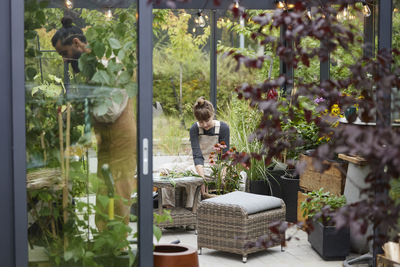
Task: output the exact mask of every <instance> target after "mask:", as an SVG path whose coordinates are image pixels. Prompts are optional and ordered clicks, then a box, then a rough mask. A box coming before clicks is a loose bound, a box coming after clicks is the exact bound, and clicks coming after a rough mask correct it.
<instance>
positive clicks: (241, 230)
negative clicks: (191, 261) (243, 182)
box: [197, 191, 286, 262]
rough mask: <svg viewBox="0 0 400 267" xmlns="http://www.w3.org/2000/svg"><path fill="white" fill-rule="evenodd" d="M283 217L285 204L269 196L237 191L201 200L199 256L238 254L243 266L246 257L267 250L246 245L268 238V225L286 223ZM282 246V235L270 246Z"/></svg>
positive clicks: (198, 215)
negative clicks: (206, 250) (217, 252)
mask: <svg viewBox="0 0 400 267" xmlns="http://www.w3.org/2000/svg"><path fill="white" fill-rule="evenodd" d="M285 214H286V207H285V203H284V202H283V201H282V200H281V199H279V198H276V197H271V196H262V195H256V194H251V193H245V192H240V191H237V192H232V193H229V194H226V195H222V196H218V197H215V198H211V199H207V200H204V201H202V202H201V203H200V206H199V208H198V210H197V231H198V235H197V246H198V249H199V254H201V249H202V248H210V249H216V250H221V251H226V252H231V253H236V254H240V255H242V259H243V262H246V261H247V255H248V254H249V253H253V252H257V251H261V250H265V249H266V248H264V247H256V246H253V247H249V246H247V244H248V243H249V242H256V241H257V239H258V238H259V237H262V236H266V235H269V234H271V232H270V230H269V225H270V224H271V223H272V222H276V221H281V220H282V221H283V220H285ZM284 243H285V234H282V235H281V236H280V238H278V240H277V239H276V238H275V240H274V241H273V242H272V243H271V244H269V246H270V247H272V246H278V245H281V246H282V245H284ZM281 248H282V247H281Z"/></svg>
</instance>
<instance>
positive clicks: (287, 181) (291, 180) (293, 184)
mask: <svg viewBox="0 0 400 267" xmlns="http://www.w3.org/2000/svg"><path fill="white" fill-rule="evenodd" d="M277 180H278V182H279V184H280V187H281V192H282V199H283V201H284V202H285V204H286V221H288V222H297V191H299V176H298V175H293V174H290V173H288V174H285V175H282V176H279V177H278V179H277Z"/></svg>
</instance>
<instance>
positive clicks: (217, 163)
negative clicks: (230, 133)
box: [208, 141, 241, 195]
mask: <svg viewBox="0 0 400 267" xmlns="http://www.w3.org/2000/svg"><path fill="white" fill-rule="evenodd" d="M225 148H226V144H225V142H223V141H222V142H221V143H217V144H215V146H214V150H215V152H211V154H210V158H209V161H210V164H211V177H214V178H215V181H212V182H208V185H210V184H211V185H214V186H215V189H216V190H215V192H216V194H217V195H220V194H225V193H229V192H233V191H235V190H239V188H240V182H241V176H240V171H241V170H240V166H239V165H238V164H236V163H235V155H236V148H234V147H233V148H231V149H229V150H228V151H227V152H225V153H223V150H224V149H225Z"/></svg>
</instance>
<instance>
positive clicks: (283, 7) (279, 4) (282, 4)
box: [276, 1, 286, 9]
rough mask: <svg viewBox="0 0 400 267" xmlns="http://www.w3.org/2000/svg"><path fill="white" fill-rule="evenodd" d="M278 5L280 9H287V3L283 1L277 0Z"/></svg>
mask: <svg viewBox="0 0 400 267" xmlns="http://www.w3.org/2000/svg"><path fill="white" fill-rule="evenodd" d="M276 7H277V8H279V9H285V8H286V6H285V3H284V2H283V1H276Z"/></svg>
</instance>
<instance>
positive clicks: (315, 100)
mask: <svg viewBox="0 0 400 267" xmlns="http://www.w3.org/2000/svg"><path fill="white" fill-rule="evenodd" d="M324 101H325V98H323V97H322V96H321V97H317V98H316V99H314V103H315V104H319V103H322V102H324Z"/></svg>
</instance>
